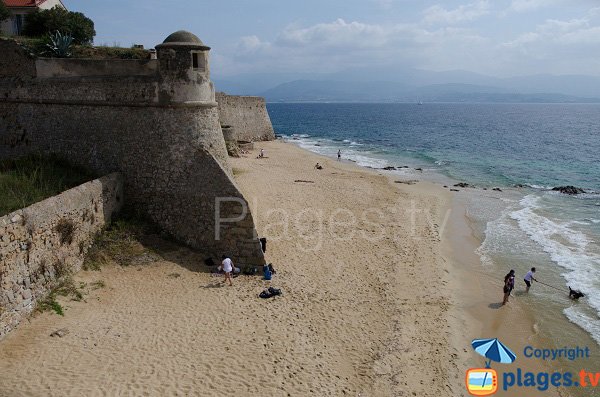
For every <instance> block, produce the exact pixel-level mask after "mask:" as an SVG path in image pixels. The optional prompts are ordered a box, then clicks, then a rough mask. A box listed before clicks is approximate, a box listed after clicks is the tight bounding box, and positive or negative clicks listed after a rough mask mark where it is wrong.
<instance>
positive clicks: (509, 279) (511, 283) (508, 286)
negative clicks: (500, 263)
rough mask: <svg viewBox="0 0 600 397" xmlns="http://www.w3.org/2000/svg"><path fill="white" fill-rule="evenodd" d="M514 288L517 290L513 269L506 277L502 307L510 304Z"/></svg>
mask: <svg viewBox="0 0 600 397" xmlns="http://www.w3.org/2000/svg"><path fill="white" fill-rule="evenodd" d="M513 288H515V271H514V270H512V269H511V271H510V272H508V274H507V275H506V276H504V288H503V291H504V300H503V301H502V306H504V305H506V304H507V303H508V297H509V296H510V293H511V292H512V290H513Z"/></svg>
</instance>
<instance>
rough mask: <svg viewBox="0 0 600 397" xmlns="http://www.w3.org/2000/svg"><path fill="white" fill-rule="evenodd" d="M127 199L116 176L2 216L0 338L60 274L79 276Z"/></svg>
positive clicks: (44, 294)
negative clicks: (93, 245)
mask: <svg viewBox="0 0 600 397" xmlns="http://www.w3.org/2000/svg"><path fill="white" fill-rule="evenodd" d="M122 201H123V193H122V178H121V176H120V174H117V173H114V174H110V175H107V176H105V177H103V178H100V179H96V180H93V181H91V182H87V183H84V184H83V185H80V186H77V187H75V188H73V189H70V190H67V191H66V192H64V193H61V194H59V195H57V196H54V197H51V198H49V199H46V200H44V201H41V202H39V203H36V204H33V205H31V206H29V207H27V208H24V209H21V210H18V211H15V212H13V213H10V214H8V215H6V216H3V217H0V339H2V338H3V337H4V336H5V335H6V334H7V333H8V332H9V331H10V330H12V329H14V328H15V327H16V326H17V325H18V324H19V323H20V322H21V320H22V319H23V318H25V316H27V315H28V314H29V313H31V311H32V310H33V309H34V308H35V304H36V302H37V301H38V300H39V299H41V298H43V297H45V296H46V295H47V293H48V292H49V291H50V290H51V289H52V288H53V287H55V286H56V285H57V283H58V281H59V280H60V278H61V276H62V275H64V274H67V273H69V272H77V271H79V270H80V268H81V265H82V264H83V259H84V256H85V254H86V252H87V250H88V248H89V247H90V245H91V243H92V241H93V239H94V236H95V235H96V234H97V233H98V232H99V231H101V230H102V228H103V227H104V226H105V225H106V224H107V223H108V222H110V219H111V217H112V215H113V213H114V212H116V211H118V209H119V208H120V207H121V203H122Z"/></svg>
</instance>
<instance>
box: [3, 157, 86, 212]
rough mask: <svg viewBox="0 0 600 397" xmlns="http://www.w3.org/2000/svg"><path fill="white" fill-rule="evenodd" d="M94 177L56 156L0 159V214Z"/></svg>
mask: <svg viewBox="0 0 600 397" xmlns="http://www.w3.org/2000/svg"><path fill="white" fill-rule="evenodd" d="M94 177H95V175H94V174H92V173H91V172H90V171H88V170H85V169H83V168H81V167H74V166H72V165H71V164H69V163H68V162H67V161H65V160H64V159H62V158H60V157H58V156H41V155H29V156H25V157H21V158H19V159H16V160H3V161H0V216H2V215H6V214H8V213H11V212H13V211H16V210H18V209H21V208H25V207H27V206H29V205H31V204H33V203H37V202H38V201H42V200H44V199H46V198H48V197H52V196H55V195H57V194H59V193H62V192H64V191H65V190H68V189H70V188H72V187H75V186H77V185H80V184H82V183H84V182H87V181H89V180H91V179H93V178H94Z"/></svg>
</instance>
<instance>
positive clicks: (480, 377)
mask: <svg viewBox="0 0 600 397" xmlns="http://www.w3.org/2000/svg"><path fill="white" fill-rule="evenodd" d="M465 383H466V385H467V391H468V392H469V394H471V395H472V396H491V395H492V394H495V393H496V392H497V391H498V374H497V373H496V371H495V370H493V369H491V368H471V369H470V370H468V371H467V378H466V380H465Z"/></svg>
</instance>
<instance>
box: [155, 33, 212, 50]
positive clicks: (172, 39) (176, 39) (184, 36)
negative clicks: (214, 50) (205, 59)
mask: <svg viewBox="0 0 600 397" xmlns="http://www.w3.org/2000/svg"><path fill="white" fill-rule="evenodd" d="M165 46H168V47H174V46H185V47H196V48H198V49H200V50H202V51H208V50H210V47H207V46H205V45H204V43H203V42H202V40H200V39H199V38H198V36H196V35H195V34H193V33H190V32H188V31H186V30H178V31H177V32H175V33H171V34H170V35H169V36H168V37H167V38H166V39H165V41H163V42H162V44H159V45H158V46H156V47H157V48H158V47H165Z"/></svg>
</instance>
